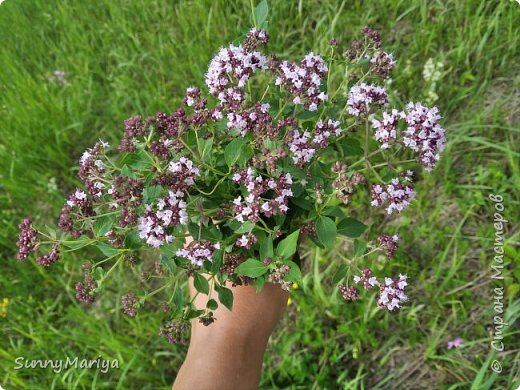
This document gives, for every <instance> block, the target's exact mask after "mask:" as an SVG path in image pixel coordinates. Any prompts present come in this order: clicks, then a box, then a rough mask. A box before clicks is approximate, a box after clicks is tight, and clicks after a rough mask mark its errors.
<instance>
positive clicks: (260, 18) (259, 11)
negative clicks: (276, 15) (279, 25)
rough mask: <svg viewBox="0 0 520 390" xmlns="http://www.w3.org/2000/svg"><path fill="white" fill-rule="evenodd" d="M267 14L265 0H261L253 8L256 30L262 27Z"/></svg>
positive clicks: (267, 9) (267, 6)
mask: <svg viewBox="0 0 520 390" xmlns="http://www.w3.org/2000/svg"><path fill="white" fill-rule="evenodd" d="M268 14H269V5H268V4H267V0H262V1H261V2H260V3H259V4H258V5H257V6H256V8H255V20H256V26H257V27H258V28H262V27H264V24H265V22H266V20H267V15H268Z"/></svg>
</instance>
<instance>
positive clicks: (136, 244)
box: [125, 231, 143, 250]
mask: <svg viewBox="0 0 520 390" xmlns="http://www.w3.org/2000/svg"><path fill="white" fill-rule="evenodd" d="M142 246H143V241H142V240H141V239H140V238H139V234H138V233H137V232H136V231H133V232H130V233H128V234H127V235H126V236H125V248H127V249H133V250H135V249H139V248H140V247H142Z"/></svg>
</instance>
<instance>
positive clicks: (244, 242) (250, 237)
mask: <svg viewBox="0 0 520 390" xmlns="http://www.w3.org/2000/svg"><path fill="white" fill-rule="evenodd" d="M257 241H258V237H257V236H255V235H254V234H251V233H249V234H243V235H242V236H241V237H240V238H238V239H237V240H236V242H235V245H236V246H238V247H242V248H246V249H251V247H252V246H253V245H254V244H256V242H257Z"/></svg>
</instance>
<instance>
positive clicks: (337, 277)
mask: <svg viewBox="0 0 520 390" xmlns="http://www.w3.org/2000/svg"><path fill="white" fill-rule="evenodd" d="M347 271H348V267H347V265H346V264H341V265H340V267H339V268H338V270H337V271H336V273H335V274H334V278H333V279H332V283H334V284H337V283H339V282H341V280H343V278H344V277H345V276H346V275H347Z"/></svg>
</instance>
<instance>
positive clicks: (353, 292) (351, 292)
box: [338, 284, 359, 301]
mask: <svg viewBox="0 0 520 390" xmlns="http://www.w3.org/2000/svg"><path fill="white" fill-rule="evenodd" d="M338 289H339V292H340V293H341V295H342V296H343V299H344V300H346V301H355V300H357V299H359V292H358V290H357V288H355V287H353V286H351V287H347V285H345V284H340V285H339V286H338Z"/></svg>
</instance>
